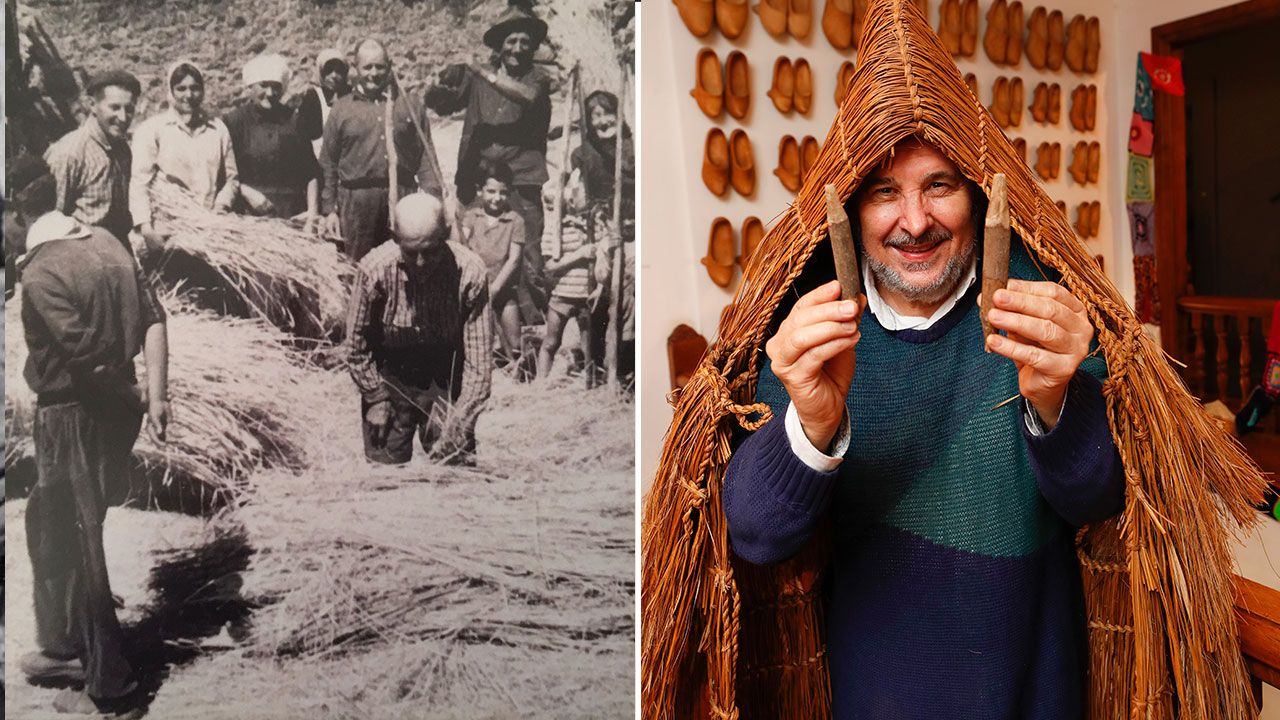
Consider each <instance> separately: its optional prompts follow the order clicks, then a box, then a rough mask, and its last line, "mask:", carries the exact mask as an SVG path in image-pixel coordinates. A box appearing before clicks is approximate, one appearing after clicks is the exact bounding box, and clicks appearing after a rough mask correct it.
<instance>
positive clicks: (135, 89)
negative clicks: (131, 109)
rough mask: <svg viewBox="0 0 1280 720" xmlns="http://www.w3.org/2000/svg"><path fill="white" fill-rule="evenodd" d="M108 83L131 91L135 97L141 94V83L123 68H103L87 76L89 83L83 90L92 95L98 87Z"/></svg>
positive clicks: (105, 85)
mask: <svg viewBox="0 0 1280 720" xmlns="http://www.w3.org/2000/svg"><path fill="white" fill-rule="evenodd" d="M109 85H114V86H116V87H120V88H124V89H125V90H128V91H129V92H131V93H133V94H134V96H135V97H136V96H138V95H141V94H142V84H141V83H139V82H138V78H136V77H134V76H133V74H132V73H129V72H126V71H124V70H103V71H102V72H97V73H94V74H93V75H92V76H91V77H90V78H89V84H88V85H85V88H84V91H85V92H86V93H88V94H90V95H92V94H93V93H95V92H97V91H98V90H99V89H100V88H104V87H107V86H109Z"/></svg>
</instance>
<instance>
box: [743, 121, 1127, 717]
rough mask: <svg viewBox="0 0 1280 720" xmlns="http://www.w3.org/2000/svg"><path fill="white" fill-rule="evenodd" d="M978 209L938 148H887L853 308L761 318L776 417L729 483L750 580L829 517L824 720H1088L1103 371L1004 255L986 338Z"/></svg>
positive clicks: (824, 287)
mask: <svg viewBox="0 0 1280 720" xmlns="http://www.w3.org/2000/svg"><path fill="white" fill-rule="evenodd" d="M983 205H984V198H983V196H982V193H981V190H980V189H979V188H978V187H977V186H976V185H974V184H973V183H971V182H970V181H968V180H967V179H966V178H965V177H964V176H963V175H962V174H961V172H960V171H959V169H958V168H957V167H956V166H955V164H954V163H952V162H951V161H950V160H948V159H947V158H946V157H945V156H944V155H943V154H942V153H941V152H939V151H938V150H937V149H936V148H934V147H932V146H930V145H928V144H926V143H924V142H923V141H920V140H916V139H909V140H906V141H903V142H902V143H900V144H899V145H898V146H897V147H896V148H894V152H893V154H892V155H891V156H890V159H889V160H887V161H886V162H885V163H884V164H882V165H881V166H880V167H879V168H877V169H876V170H875V171H873V172H872V173H871V174H870V176H869V177H868V178H867V179H866V181H865V182H864V183H863V184H862V185H861V187H860V188H859V190H858V192H857V193H856V194H855V195H854V197H853V198H852V199H851V200H850V215H851V217H854V218H856V220H855V222H854V223H853V224H854V228H855V231H856V232H857V231H859V230H860V233H858V234H860V250H861V257H862V260H863V278H864V279H865V290H866V294H865V295H862V296H860V297H859V300H858V301H857V302H855V301H841V300H840V288H839V285H838V283H836V282H834V281H832V282H824V283H822V284H819V285H817V287H816V288H813V289H810V290H808V292H805V293H804V294H803V295H802V296H801V297H800V298H799V299H798V300H796V301H795V303H794V305H793V306H792V307H791V308H790V309H789V311H788V310H787V309H786V308H782V309H780V310H779V316H783V315H784V313H785V316H784V317H783V319H782V320H781V322H780V324H779V325H778V326H777V327H778V329H777V331H776V333H775V334H774V335H773V336H772V337H771V338H770V339H769V340H768V342H767V344H766V346H765V350H766V354H767V356H768V362H767V364H766V365H765V366H764V367H763V368H762V369H761V371H760V380H759V386H758V391H757V399H758V400H759V401H761V402H767V403H768V404H769V405H770V406H771V407H772V408H773V410H774V419H773V420H772V421H770V422H769V423H768V424H767V425H765V426H764V427H763V428H762V429H761V430H759V431H758V432H756V433H755V434H753V435H751V436H750V437H748V438H746V439H745V440H744V441H743V442H742V443H741V444H740V445H739V446H738V448H737V449H736V451H735V452H734V455H733V457H732V460H731V462H730V465H729V468H728V471H727V473H726V476H725V481H724V490H723V503H724V509H725V513H726V516H727V518H728V522H729V533H730V538H731V543H732V546H733V549H734V551H735V552H736V553H737V555H738V556H740V557H742V558H743V559H745V560H748V561H750V562H754V563H775V562H780V561H782V560H785V559H787V558H788V557H790V556H792V555H794V554H795V553H796V552H798V551H799V550H800V549H801V547H803V546H804V544H805V543H806V542H807V541H808V540H809V538H810V537H811V536H812V535H813V533H814V532H815V530H816V528H817V527H818V525H819V524H820V522H822V521H823V520H824V519H830V520H831V525H832V527H833V529H834V533H835V536H834V543H833V545H832V548H833V552H832V556H833V559H832V565H831V568H830V572H829V574H828V586H827V593H828V598H829V603H828V611H827V613H826V618H827V627H826V640H827V648H828V655H827V658H828V660H827V662H828V667H829V670H830V675H831V687H832V709H833V714H834V716H835V717H837V718H917V717H918V718H941V717H946V718H978V717H981V718H1010V719H1012V718H1019V719H1022V718H1041V719H1044V720H1048V719H1050V718H1053V719H1055V720H1056V719H1059V718H1076V717H1082V714H1083V710H1084V668H1085V659H1086V645H1085V623H1084V615H1083V611H1082V602H1083V600H1082V593H1081V588H1080V581H1079V570H1078V568H1077V566H1076V559H1075V555H1074V548H1073V542H1072V539H1073V532H1074V528H1076V527H1078V526H1080V525H1083V524H1086V523H1091V522H1096V521H1098V520H1101V519H1103V518H1106V517H1109V516H1111V515H1113V514H1115V513H1116V512H1118V511H1119V510H1120V509H1121V507H1122V504H1123V489H1124V483H1123V471H1122V468H1121V464H1120V460H1119V457H1118V455H1117V452H1116V449H1115V446H1114V444H1113V441H1112V438H1111V435H1110V431H1109V428H1108V424H1107V417H1106V405H1105V402H1104V401H1103V398H1102V391H1101V384H1100V380H1101V379H1102V378H1103V377H1104V376H1105V372H1106V369H1105V367H1104V365H1103V363H1102V361H1101V359H1100V358H1099V357H1097V356H1090V344H1091V341H1092V338H1093V327H1092V325H1091V324H1090V322H1089V320H1088V317H1087V315H1086V313H1085V308H1084V306H1083V304H1082V303H1081V302H1080V301H1079V300H1078V299H1077V298H1075V297H1074V296H1072V295H1071V294H1070V293H1069V292H1068V291H1067V290H1066V289H1065V288H1063V287H1062V286H1060V285H1058V284H1057V283H1055V282H1052V281H1051V279H1045V277H1044V275H1043V274H1042V271H1041V270H1040V268H1039V267H1038V266H1037V265H1036V264H1035V263H1034V262H1033V261H1032V260H1031V258H1030V257H1029V256H1028V254H1027V252H1026V250H1025V248H1023V247H1022V245H1021V242H1020V240H1017V239H1016V238H1015V240H1014V242H1013V249H1012V252H1011V260H1010V278H1011V279H1010V282H1009V286H1008V289H1007V290H1002V291H999V292H997V293H996V294H995V297H994V300H995V308H996V309H994V310H993V311H992V312H991V313H990V321H991V323H992V325H993V326H994V327H995V328H997V329H998V330H1003V331H1005V332H1006V333H1007V336H1005V335H999V334H992V335H990V336H987V337H986V338H983V336H982V331H981V322H980V318H979V313H978V304H977V299H978V298H977V296H978V289H979V286H978V284H977V283H976V282H975V280H976V277H977V275H978V268H977V252H976V250H977V248H978V247H980V245H981V236H980V235H981V224H980V223H981V221H980V218H981V217H982V214H981V212H982V208H983ZM826 272H827V273H828V274H827V275H826V276H825V277H826V278H829V277H831V274H830V269H829V268H827V269H826ZM808 275H810V273H808V272H807V273H806V276H808ZM802 279H803V278H802ZM799 284H800V283H798V285H799ZM813 284H814V283H812V282H811V283H809V287H811V288H812V286H813ZM801 292H803V289H801ZM984 343H985V344H986V346H987V347H988V348H989V349H990V351H991V352H990V353H987V352H984V351H983V350H984V347H983V346H984ZM855 358H856V362H855ZM855 364H856V367H857V375H856V379H855V372H854V370H855ZM1018 395H1021V398H1022V399H1021V401H1019V402H1017V403H1008V402H1004V401H1006V400H1009V399H1011V398H1013V397H1016V396H1018Z"/></svg>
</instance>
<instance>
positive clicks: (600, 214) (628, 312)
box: [569, 90, 636, 381]
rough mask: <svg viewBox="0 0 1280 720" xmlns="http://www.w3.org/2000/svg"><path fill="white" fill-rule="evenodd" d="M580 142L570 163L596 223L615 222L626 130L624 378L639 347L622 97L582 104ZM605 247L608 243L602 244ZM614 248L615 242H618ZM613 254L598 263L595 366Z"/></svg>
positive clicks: (626, 156)
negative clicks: (618, 173)
mask: <svg viewBox="0 0 1280 720" xmlns="http://www.w3.org/2000/svg"><path fill="white" fill-rule="evenodd" d="M582 115H583V117H582V144H580V145H579V146H578V147H576V148H574V149H573V153H572V154H571V155H570V157H569V160H570V167H571V169H573V170H579V171H581V173H582V177H583V179H584V180H585V182H586V189H587V200H588V202H589V203H590V204H591V207H592V209H593V210H594V211H595V212H593V213H591V215H592V216H593V217H595V218H597V219H598V220H597V221H598V222H610V223H611V222H612V220H613V187H614V186H613V178H614V172H615V169H616V168H617V162H618V161H617V141H618V133H619V132H621V133H622V195H621V198H622V203H621V205H622V215H621V219H622V228H621V235H622V238H621V240H622V244H621V247H622V282H621V286H620V292H621V295H622V303H621V307H620V308H619V309H620V312H619V315H618V326H619V327H620V328H621V330H622V332H621V334H620V336H619V344H618V373H617V374H618V378H619V379H621V380H624V381H625V380H626V379H627V378H628V377H629V376H630V375H631V374H632V373H633V365H634V353H633V348H634V346H635V275H634V273H635V267H634V263H635V257H636V252H635V248H636V244H635V239H636V238H635V218H636V206H635V196H636V194H635V177H636V174H635V154H634V150H633V148H632V144H631V129H630V128H628V127H627V126H626V125H625V124H624V123H623V122H622V121H621V118H620V117H619V109H618V96H617V95H614V94H613V93H610V92H606V91H604V90H597V91H595V92H593V93H591V94H590V95H588V96H587V99H586V100H585V101H584V102H583V104H582ZM601 246H602V247H604V246H605V244H604V243H602V244H601ZM614 247H616V245H615V246H614ZM612 267H613V263H612V262H611V257H609V256H604V257H601V258H600V262H597V263H596V281H597V283H598V284H599V286H600V287H601V288H602V292H601V297H600V300H599V301H598V302H596V304H595V306H594V307H593V308H592V311H591V339H590V343H589V346H590V347H589V351H590V360H591V362H592V363H593V364H594V365H595V367H596V368H602V367H603V366H604V355H605V332H606V331H607V330H608V327H609V303H610V297H611V287H612V286H611V284H610V282H609V280H610V274H611V273H612Z"/></svg>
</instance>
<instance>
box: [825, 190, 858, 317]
mask: <svg viewBox="0 0 1280 720" xmlns="http://www.w3.org/2000/svg"><path fill="white" fill-rule="evenodd" d="M825 190H826V196H827V229H828V230H827V232H828V234H829V235H830V236H831V254H832V255H833V256H834V257H835V262H836V279H838V280H839V281H840V299H841V300H857V299H858V293H859V292H860V291H861V290H862V272H861V270H859V269H858V257H857V252H856V251H855V250H854V248H853V228H852V227H851V226H850V225H849V213H847V212H845V211H844V204H843V203H841V202H840V194H839V193H838V192H837V191H836V186H835V185H831V184H828V185H827V186H826V188H825Z"/></svg>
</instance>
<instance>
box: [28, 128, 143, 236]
mask: <svg viewBox="0 0 1280 720" xmlns="http://www.w3.org/2000/svg"><path fill="white" fill-rule="evenodd" d="M132 158H133V155H132V153H130V152H129V145H128V143H127V142H124V141H121V142H114V143H113V142H111V140H110V139H109V138H108V137H107V134H106V133H105V132H103V130H102V126H101V125H99V124H98V121H97V120H95V119H94V118H93V117H92V116H90V117H89V118H87V119H85V121H84V123H83V124H82V125H80V127H78V128H76V129H75V130H72V131H71V132H69V133H67V134H66V135H64V136H63V137H62V139H61V140H59V141H58V142H56V143H54V144H53V145H51V146H49V149H48V150H47V151H45V154H44V159H45V162H47V163H49V169H50V170H52V171H53V177H54V179H55V180H56V181H57V184H58V205H57V210H58V212H60V213H62V214H63V215H67V216H69V217H73V218H75V219H77V220H79V221H80V222H82V223H85V224H86V225H97V226H99V227H102V228H106V229H107V230H109V231H110V232H111V233H112V234H114V235H116V236H117V237H120V238H123V237H124V236H125V235H127V234H128V233H129V228H130V227H132V226H133V223H132V222H131V221H130V219H129V165H130V163H131V162H132Z"/></svg>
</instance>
